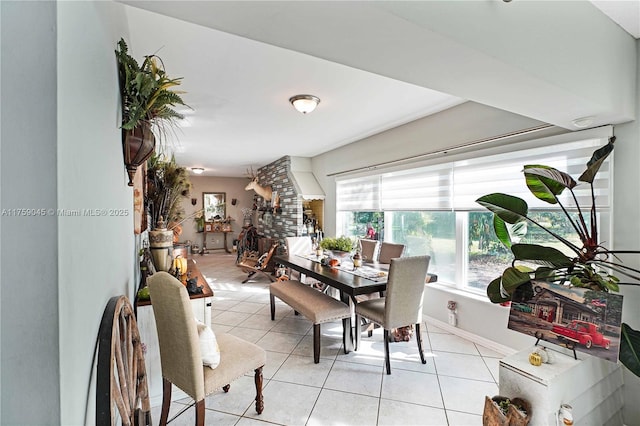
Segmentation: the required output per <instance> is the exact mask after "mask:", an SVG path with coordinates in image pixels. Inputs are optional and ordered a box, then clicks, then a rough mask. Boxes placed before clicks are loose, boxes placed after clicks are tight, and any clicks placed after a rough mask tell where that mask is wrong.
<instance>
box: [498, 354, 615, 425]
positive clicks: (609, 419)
mask: <svg viewBox="0 0 640 426" xmlns="http://www.w3.org/2000/svg"><path fill="white" fill-rule="evenodd" d="M534 349H535V347H531V348H529V349H527V350H524V351H521V352H517V353H515V354H513V355H510V356H507V357H505V358H504V359H502V360H501V361H500V370H499V371H500V373H499V374H500V395H501V396H506V397H509V398H515V397H520V398H524V399H526V400H528V401H529V403H530V404H531V422H530V423H529V425H530V426H537V425H538V426H554V425H556V413H557V412H558V410H559V409H560V405H561V404H569V405H571V406H572V407H573V418H574V424H575V425H598V426H601V425H610V426H613V425H622V424H623V422H622V405H623V398H622V385H623V382H622V370H621V367H620V365H618V364H615V363H612V362H609V361H605V360H603V359H601V358H596V357H593V356H590V355H586V354H584V353H581V352H578V353H577V354H578V359H577V360H576V359H574V358H573V354H571V355H566V354H564V353H560V352H556V351H553V354H552V355H553V356H554V358H555V362H554V363H553V364H542V365H541V366H537V367H536V366H533V365H531V364H530V363H529V354H530V353H531V352H533V350H534ZM547 351H551V349H547Z"/></svg>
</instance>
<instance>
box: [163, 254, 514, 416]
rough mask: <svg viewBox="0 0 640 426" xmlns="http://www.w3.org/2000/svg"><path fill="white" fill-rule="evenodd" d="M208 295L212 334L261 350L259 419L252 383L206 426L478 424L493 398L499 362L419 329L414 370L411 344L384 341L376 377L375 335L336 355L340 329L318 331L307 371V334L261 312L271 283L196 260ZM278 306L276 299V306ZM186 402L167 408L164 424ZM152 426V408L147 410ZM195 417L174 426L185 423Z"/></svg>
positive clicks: (224, 399)
mask: <svg viewBox="0 0 640 426" xmlns="http://www.w3.org/2000/svg"><path fill="white" fill-rule="evenodd" d="M193 258H194V260H195V261H196V262H197V264H198V266H199V268H200V269H201V271H202V272H203V274H204V275H205V276H206V277H207V279H208V281H209V284H210V286H211V288H212V289H213V291H214V299H213V310H212V328H213V329H214V331H215V332H217V333H223V332H227V333H231V334H233V335H236V336H239V337H242V338H243V339H246V340H249V341H251V342H254V343H256V344H257V345H259V346H261V347H262V348H264V349H265V350H266V351H267V364H266V365H265V367H264V388H263V394H264V406H265V408H264V412H263V413H262V414H260V415H258V414H257V413H256V412H255V407H254V403H253V398H254V397H255V388H254V383H253V376H252V375H247V376H244V377H242V378H241V379H239V380H236V381H235V382H233V383H232V384H231V390H230V391H229V393H227V394H225V393H223V392H222V390H220V391H219V392H215V393H214V394H213V395H210V396H209V397H207V399H206V408H207V411H206V424H207V425H210V424H216V425H239V426H244V425H262V426H266V425H269V424H276V425H309V426H311V425H322V426H325V425H480V424H482V410H483V405H484V397H485V395H489V396H493V395H497V394H498V386H497V380H498V361H499V359H500V358H501V357H502V355H501V354H499V353H496V352H494V351H492V350H490V349H487V348H484V347H482V346H479V345H477V344H474V343H472V342H470V341H467V340H465V339H462V338H460V337H458V336H455V335H453V334H450V333H448V332H446V331H444V330H442V329H439V328H437V327H434V326H432V325H429V323H427V324H426V327H423V330H422V333H423V347H424V350H425V355H426V359H427V364H426V365H423V364H421V363H420V359H419V355H418V349H417V345H416V342H415V339H412V340H411V341H410V342H406V343H405V342H402V343H392V344H391V345H390V350H391V353H392V355H391V360H392V362H391V375H386V374H385V372H384V347H383V343H382V332H381V331H380V329H376V331H375V332H374V333H373V336H372V337H371V338H369V337H367V336H366V334H363V338H362V348H361V349H359V350H358V351H357V352H351V353H349V354H347V355H345V354H344V352H343V351H342V322H336V323H330V324H323V325H322V343H321V346H322V351H321V358H320V363H319V364H314V363H313V328H312V324H311V322H310V321H308V320H306V319H305V318H303V317H300V316H295V315H294V313H293V310H292V309H291V308H289V307H288V306H287V305H285V304H283V303H281V302H280V303H278V305H277V306H276V320H275V321H271V319H270V314H269V289H268V286H269V280H268V278H267V277H264V276H262V277H256V279H255V280H252V281H249V282H248V283H246V284H241V281H242V280H243V279H244V278H246V275H245V274H244V273H243V272H242V271H241V270H240V269H239V268H238V267H236V266H235V255H232V254H226V253H224V252H218V251H216V252H210V254H208V255H204V256H200V255H194V256H193ZM276 300H277V299H276ZM187 403H189V401H188V400H183V401H177V402H174V403H173V404H172V407H171V412H170V418H171V416H172V415H173V414H174V413H176V412H177V411H179V410H180V409H181V408H183V407H184V404H187ZM152 416H153V420H154V423H156V424H157V421H158V420H159V419H160V407H154V408H153V411H152ZM193 422H194V409H193V408H191V409H189V410H187V411H186V412H185V413H184V414H182V415H181V416H180V417H178V418H177V419H176V420H175V421H174V422H173V424H176V425H192V424H193Z"/></svg>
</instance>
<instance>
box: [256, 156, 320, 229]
mask: <svg viewBox="0 0 640 426" xmlns="http://www.w3.org/2000/svg"><path fill="white" fill-rule="evenodd" d="M292 168H293V170H292ZM257 176H258V182H259V183H260V185H262V186H271V189H272V191H273V195H274V197H273V198H272V200H271V202H265V201H264V200H263V199H262V197H259V196H257V195H256V197H255V201H256V205H257V207H258V210H257V212H256V215H255V216H254V225H255V226H256V227H257V229H258V232H259V233H260V234H262V235H264V236H265V237H267V238H272V239H278V240H280V241H283V240H284V238H285V237H295V236H301V235H310V234H315V232H316V231H317V229H318V228H320V229H322V223H323V220H324V192H323V191H322V188H320V185H319V184H318V183H317V181H316V179H315V177H314V176H313V173H311V167H310V160H309V159H307V158H299V157H290V156H285V157H282V158H280V159H278V160H276V161H274V162H273V163H271V164H268V165H266V166H264V167H261V168H259V169H258V170H257ZM276 193H277V196H278V197H279V199H280V210H278V211H275V209H274V202H275V195H276ZM305 222H306V223H305ZM310 230H311V233H310V232H309V231H310Z"/></svg>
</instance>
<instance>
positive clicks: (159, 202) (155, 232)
mask: <svg viewBox="0 0 640 426" xmlns="http://www.w3.org/2000/svg"><path fill="white" fill-rule="evenodd" d="M190 189H191V182H190V180H189V172H188V171H187V169H186V168H184V167H180V166H178V165H177V164H176V161H175V158H174V157H173V156H171V158H170V159H169V160H165V159H164V157H163V156H161V155H156V154H153V153H152V155H151V157H149V160H148V161H147V193H146V196H145V204H146V206H147V209H148V212H149V216H150V218H151V224H152V228H153V229H152V230H151V231H149V246H150V247H151V249H152V254H153V255H154V263H155V266H156V269H158V270H163V271H166V270H168V269H169V267H170V263H171V262H169V261H168V260H167V256H168V251H169V248H171V247H172V246H173V243H174V240H175V239H176V238H177V236H176V233H177V231H181V227H180V224H181V223H182V222H181V221H182V219H183V217H184V208H183V207H182V199H183V198H188V197H189V190H190ZM178 235H179V234H178Z"/></svg>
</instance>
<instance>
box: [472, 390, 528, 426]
mask: <svg viewBox="0 0 640 426" xmlns="http://www.w3.org/2000/svg"><path fill="white" fill-rule="evenodd" d="M530 420H531V407H530V405H529V403H528V402H527V401H526V400H524V399H522V398H513V399H510V398H507V397H504V396H499V395H497V396H494V397H493V398H489V397H488V396H487V397H485V403H484V412H483V414H482V424H483V425H488V426H502V425H505V426H506V425H510V426H526V425H527V424H528V423H529V421H530Z"/></svg>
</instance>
